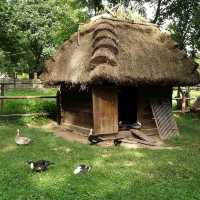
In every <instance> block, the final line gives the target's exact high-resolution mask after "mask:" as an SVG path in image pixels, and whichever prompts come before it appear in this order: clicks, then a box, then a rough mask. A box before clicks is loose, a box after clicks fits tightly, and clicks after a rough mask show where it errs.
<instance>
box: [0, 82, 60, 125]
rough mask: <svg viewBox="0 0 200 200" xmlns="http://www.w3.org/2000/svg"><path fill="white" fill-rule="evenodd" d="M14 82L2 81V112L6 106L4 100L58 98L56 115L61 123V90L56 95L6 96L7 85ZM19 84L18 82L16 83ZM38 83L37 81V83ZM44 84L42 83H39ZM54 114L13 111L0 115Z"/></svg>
mask: <svg viewBox="0 0 200 200" xmlns="http://www.w3.org/2000/svg"><path fill="white" fill-rule="evenodd" d="M11 84H14V83H0V112H1V111H3V107H4V100H20V99H27V100H28V99H55V100H56V108H57V109H56V117H57V122H58V124H60V121H61V116H60V115H61V111H60V109H61V104H60V102H61V97H60V91H59V90H58V91H57V94H56V95H54V96H53V95H48V96H5V89H6V86H7V85H11ZM15 84H17V83H15ZM20 84H29V83H20ZM36 84H37V83H36ZM38 84H42V83H38ZM49 115H52V113H25V114H19V113H13V114H0V117H23V116H24V117H28V116H49Z"/></svg>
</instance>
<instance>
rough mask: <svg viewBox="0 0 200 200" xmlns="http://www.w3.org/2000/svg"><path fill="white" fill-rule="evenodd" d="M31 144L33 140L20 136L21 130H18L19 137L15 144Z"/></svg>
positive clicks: (16, 138) (17, 136)
mask: <svg viewBox="0 0 200 200" xmlns="http://www.w3.org/2000/svg"><path fill="white" fill-rule="evenodd" d="M30 142H31V139H30V138H28V137H23V136H21V135H20V131H19V129H17V135H16V137H15V143H16V144H18V145H26V144H29V143H30Z"/></svg>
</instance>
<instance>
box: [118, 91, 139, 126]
mask: <svg viewBox="0 0 200 200" xmlns="http://www.w3.org/2000/svg"><path fill="white" fill-rule="evenodd" d="M137 96H138V95H137V88H133V87H121V88H120V90H119V93H118V112H119V113H118V117H119V128H120V125H121V124H126V125H131V124H134V123H136V122H137V100H138V98H137Z"/></svg>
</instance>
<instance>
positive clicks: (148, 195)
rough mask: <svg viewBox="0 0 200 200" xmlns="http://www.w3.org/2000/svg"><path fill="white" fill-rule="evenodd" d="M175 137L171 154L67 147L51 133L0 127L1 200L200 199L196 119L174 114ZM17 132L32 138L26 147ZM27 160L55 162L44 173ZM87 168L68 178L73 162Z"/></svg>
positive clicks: (199, 130)
mask: <svg viewBox="0 0 200 200" xmlns="http://www.w3.org/2000/svg"><path fill="white" fill-rule="evenodd" d="M176 118H177V122H178V125H179V127H180V131H181V136H180V137H178V138H174V139H172V140H170V141H169V143H170V144H171V145H172V146H177V147H178V148H176V149H173V150H147V149H146V150H145V149H139V150H128V149H124V148H121V147H119V148H118V147H116V148H114V147H113V148H102V147H97V146H90V145H83V144H78V143H71V142H67V141H64V140H62V139H60V138H57V137H55V136H54V135H53V134H52V133H50V132H48V131H45V130H42V129H36V128H27V127H26V126H22V125H21V124H18V123H14V122H12V123H10V124H9V122H8V123H7V124H1V125H0V199H1V200H14V199H15V200H32V199H34V200H36V199H37V200H51V199H52V200H62V199H63V200H64V199H65V200H66V199H69V200H70V199H73V200H88V199H90V200H93V199H94V200H96V199H97V200H100V199H101V200H103V199H105V200H108V199H110V200H112V199H113V200H118V199H123V200H124V199H126V200H133V199H134V200H143V199H144V200H146V199H148V200H157V199H158V200H160V199H162V200H168V199H169V200H188V199H190V200H197V199H200V189H199V186H200V167H199V166H200V121H199V119H198V118H197V116H196V115H192V114H185V115H176ZM17 128H20V129H21V130H22V132H23V134H24V135H26V136H28V137H30V138H32V140H33V143H32V144H31V145H29V146H25V147H18V146H17V145H15V143H14V136H15V131H16V129H17ZM29 159H33V160H36V159H49V160H51V161H54V162H55V163H56V165H55V166H52V167H51V168H50V169H49V170H48V171H47V172H44V173H32V172H31V171H30V170H29V168H28V166H27V165H26V164H25V163H26V160H29ZM80 163H85V164H89V165H91V166H92V170H91V172H90V173H89V174H86V175H82V176H75V175H73V173H72V171H73V169H74V167H75V166H76V165H77V164H80Z"/></svg>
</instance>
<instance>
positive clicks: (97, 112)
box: [92, 87, 118, 134]
mask: <svg viewBox="0 0 200 200" xmlns="http://www.w3.org/2000/svg"><path fill="white" fill-rule="evenodd" d="M92 100H93V120H94V132H95V134H111V133H116V132H118V95H117V90H116V89H115V88H113V87H95V88H93V90H92Z"/></svg>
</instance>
